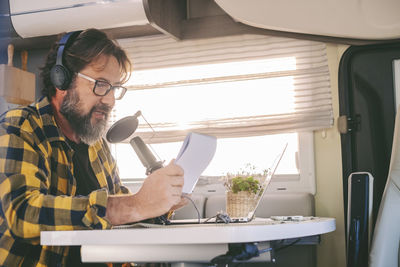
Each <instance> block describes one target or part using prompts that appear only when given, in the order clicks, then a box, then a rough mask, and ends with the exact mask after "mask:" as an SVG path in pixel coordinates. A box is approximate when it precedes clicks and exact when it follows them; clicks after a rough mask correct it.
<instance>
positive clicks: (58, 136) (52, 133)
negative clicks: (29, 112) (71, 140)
mask: <svg viewBox="0 0 400 267" xmlns="http://www.w3.org/2000/svg"><path fill="white" fill-rule="evenodd" d="M35 106H36V109H37V110H38V112H39V115H40V118H41V120H42V123H43V130H44V133H45V135H46V137H47V139H48V140H49V142H60V141H61V142H66V139H65V137H64V135H63V134H62V133H61V131H60V128H58V126H57V123H56V120H55V118H54V113H53V107H52V106H51V104H50V102H49V100H48V99H47V97H45V96H43V97H42V98H40V99H39V100H38V102H37V103H36V104H35Z"/></svg>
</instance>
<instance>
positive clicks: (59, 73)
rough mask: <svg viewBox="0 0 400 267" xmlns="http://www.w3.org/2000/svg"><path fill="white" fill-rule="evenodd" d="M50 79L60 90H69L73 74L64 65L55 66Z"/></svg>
mask: <svg viewBox="0 0 400 267" xmlns="http://www.w3.org/2000/svg"><path fill="white" fill-rule="evenodd" d="M50 79H51V82H52V83H53V85H54V86H55V87H57V88H58V89H60V90H67V89H68V87H69V85H70V83H71V74H70V72H69V71H68V69H66V68H65V67H64V66H63V65H54V66H53V67H52V68H51V71H50Z"/></svg>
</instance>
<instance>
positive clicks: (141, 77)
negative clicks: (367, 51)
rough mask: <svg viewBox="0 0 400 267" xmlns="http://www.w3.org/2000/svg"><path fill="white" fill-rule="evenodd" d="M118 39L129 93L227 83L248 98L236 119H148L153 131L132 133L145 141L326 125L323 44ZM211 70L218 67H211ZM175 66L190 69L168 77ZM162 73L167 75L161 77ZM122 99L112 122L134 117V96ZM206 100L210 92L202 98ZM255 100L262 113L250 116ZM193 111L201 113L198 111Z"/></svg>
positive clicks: (329, 115) (328, 106)
mask: <svg viewBox="0 0 400 267" xmlns="http://www.w3.org/2000/svg"><path fill="white" fill-rule="evenodd" d="M118 42H119V44H120V45H121V46H122V47H123V48H124V49H125V50H126V51H127V53H128V56H129V57H130V59H131V61H132V63H133V73H132V76H131V80H130V81H129V82H128V83H127V87H128V89H129V90H130V92H131V93H132V94H134V93H135V92H140V91H145V90H158V91H157V92H162V91H161V90H165V91H166V92H167V91H168V90H176V88H183V89H182V90H189V89H188V88H189V86H192V87H193V88H198V89H197V90H202V91H204V92H205V93H206V91H205V89H204V88H205V86H207V85H208V86H209V85H213V86H215V88H216V89H215V90H220V89H218V86H222V85H223V84H228V85H229V86H230V88H232V91H235V92H237V91H238V90H239V92H240V90H241V94H243V96H245V95H246V96H247V97H248V98H249V100H246V98H243V101H242V102H241V103H239V104H238V103H236V105H239V106H240V109H242V110H243V112H236V111H235V110H234V111H235V114H230V113H229V112H225V113H223V115H218V114H216V115H215V116H212V115H213V114H211V115H210V114H209V115H207V116H205V117H204V118H201V116H193V120H191V121H186V123H185V127H184V128H182V127H180V125H181V121H180V120H179V118H175V116H173V115H171V116H170V117H167V118H164V119H159V120H157V119H152V118H150V119H149V123H150V125H151V127H152V128H153V129H150V127H149V125H148V124H147V123H142V122H141V123H140V125H139V128H138V130H137V131H136V133H135V135H139V136H141V137H142V138H144V139H145V140H146V142H148V143H160V142H172V141H181V140H183V139H184V137H185V136H186V134H187V132H189V131H195V132H199V133H205V134H211V135H214V136H216V137H219V138H225V137H244V136H256V135H265V134H276V133H286V132H299V131H312V130H318V129H324V128H329V127H332V125H333V111H332V100H331V91H330V80H329V69H328V61H327V56H326V45H325V44H324V43H320V42H315V41H307V40H297V39H291V38H282V37H269V36H264V35H262V36H261V35H238V36H228V37H218V38H212V39H202V40H183V41H177V40H174V39H172V38H169V37H167V36H164V35H156V36H149V37H141V38H129V39H121V40H118ZM224 64H231V65H230V66H233V68H232V69H231V71H229V72H226V71H225V72H224V67H225V65H224ZM213 66H219V68H215V69H212V67H213ZM200 67H202V68H200ZM177 68H178V69H187V70H193V71H189V72H186V74H185V75H179V74H178V75H174V72H173V71H172V70H173V69H177ZM210 70H211V71H210ZM162 73H164V74H165V73H167V74H170V75H166V77H163V78H160V77H161V75H159V74H162ZM178 73H179V72H178ZM164 76H165V75H164ZM254 81H259V84H260V85H255V84H254ZM256 87H257V88H256ZM215 90H214V92H216V91H215ZM221 90H222V89H221ZM182 92H184V91H182ZM128 93H129V92H128ZM280 94H282V95H284V96H283V97H281V96H280ZM159 95H160V94H159ZM225 95H226V97H223V98H221V99H219V100H220V101H221V109H225V108H224V105H226V102H229V101H230V95H231V93H230V92H229V90H228V91H227V93H226V94H225ZM252 96H253V98H251V97H252ZM160 97H161V96H160ZM125 98H127V99H126V100H125V103H124V104H120V105H119V104H117V106H116V110H115V116H114V120H117V119H119V118H122V117H124V116H128V115H132V114H133V113H134V112H132V105H133V106H134V105H135V104H133V103H134V101H135V98H138V95H136V96H135V97H132V99H130V98H129V97H125ZM211 98H213V94H212V93H210V95H209V99H210V100H211ZM260 98H265V99H266V101H265V109H263V107H261V108H259V109H257V110H256V111H254V112H253V111H252V112H250V111H249V110H253V108H254V107H252V105H253V104H252V103H253V102H256V103H257V105H260V106H263V105H264V104H263V101H260ZM288 98H290V99H288ZM275 99H276V101H275ZM183 101H184V100H183ZM278 101H282V103H281V104H279V103H278ZM288 101H289V102H288ZM205 102H207V103H204V110H206V109H208V107H207V105H208V104H209V101H205ZM210 102H212V101H210ZM275 102H276V103H275ZM194 104H195V103H194ZM194 104H193V105H194ZM275 104H276V105H277V106H278V107H277V109H276V110H275V111H274V110H272V109H269V108H268V107H270V106H273V105H275ZM210 105H212V104H210ZM214 105H217V104H214ZM246 105H247V107H246ZM143 109H146V110H150V109H156V108H143ZM228 109H229V108H228ZM164 110H167V109H164ZM159 112H163V111H162V110H161V111H159ZM182 112H185V111H182ZM199 112H200V113H202V110H200V111H199ZM142 113H143V114H144V116H145V117H146V111H145V110H142ZM215 113H218V112H215ZM232 113H233V112H232ZM210 116H211V117H210Z"/></svg>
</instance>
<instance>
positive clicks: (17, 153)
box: [0, 122, 111, 244]
mask: <svg viewBox="0 0 400 267" xmlns="http://www.w3.org/2000/svg"><path fill="white" fill-rule="evenodd" d="M22 129H23V130H22ZM35 130H36V131H37V128H35V127H33V126H32V125H31V124H29V123H25V122H24V123H22V125H21V126H20V127H19V126H15V124H9V123H5V122H3V123H2V124H1V125H0V205H1V209H0V221H1V220H4V221H5V222H6V224H7V227H8V229H9V230H10V232H11V234H12V236H13V237H14V238H16V239H24V241H25V242H31V243H34V244H38V243H39V236H40V232H41V231H54V230H80V229H106V228H110V227H111V224H110V223H109V222H108V221H107V219H106V218H105V214H106V206H107V198H108V192H107V190H106V189H101V190H98V191H94V192H92V193H91V194H90V195H89V196H85V197H72V196H67V195H57V196H56V195H52V194H50V192H49V187H50V177H51V169H52V168H51V166H50V165H51V164H53V163H51V162H50V160H49V157H50V156H49V153H50V152H49V149H50V148H49V145H47V147H46V142H40V134H38V133H37V132H35ZM53 167H54V166H53ZM58 179H61V178H58ZM63 182H64V183H67V181H59V183H63ZM65 186H66V185H65Z"/></svg>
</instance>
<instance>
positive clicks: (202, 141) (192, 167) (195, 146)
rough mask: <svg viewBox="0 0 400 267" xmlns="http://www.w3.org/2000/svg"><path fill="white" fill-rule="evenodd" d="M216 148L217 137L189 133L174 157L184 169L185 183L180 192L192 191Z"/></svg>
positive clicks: (188, 192) (187, 192)
mask: <svg viewBox="0 0 400 267" xmlns="http://www.w3.org/2000/svg"><path fill="white" fill-rule="evenodd" d="M216 149H217V138H215V137H214V136H210V135H205V134H199V133H189V134H188V135H187V136H186V138H185V140H184V141H183V144H182V147H181V149H180V151H179V153H178V156H177V157H176V159H175V163H176V164H178V165H179V166H181V167H182V169H183V170H184V179H185V184H184V185H183V189H182V192H183V193H186V194H190V193H192V192H193V189H194V187H195V186H196V183H197V181H198V180H199V177H200V175H201V174H202V173H203V171H204V170H205V169H206V168H207V166H208V164H209V163H210V161H211V160H212V158H213V157H214V154H215V150H216Z"/></svg>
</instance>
